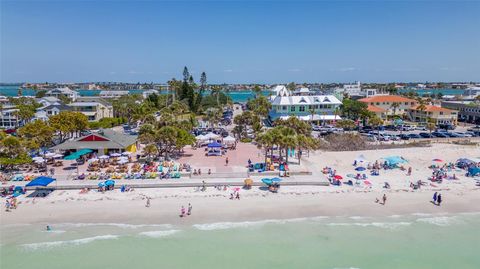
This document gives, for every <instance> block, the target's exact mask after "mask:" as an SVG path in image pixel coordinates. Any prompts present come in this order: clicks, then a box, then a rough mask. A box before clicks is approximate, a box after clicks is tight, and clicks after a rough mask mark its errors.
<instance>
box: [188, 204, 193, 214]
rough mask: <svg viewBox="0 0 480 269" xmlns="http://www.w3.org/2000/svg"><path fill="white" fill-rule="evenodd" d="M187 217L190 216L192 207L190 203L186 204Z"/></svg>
mask: <svg viewBox="0 0 480 269" xmlns="http://www.w3.org/2000/svg"><path fill="white" fill-rule="evenodd" d="M187 215H189V216H190V215H192V205H191V204H190V203H188V211H187Z"/></svg>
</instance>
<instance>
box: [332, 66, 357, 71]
mask: <svg viewBox="0 0 480 269" xmlns="http://www.w3.org/2000/svg"><path fill="white" fill-rule="evenodd" d="M357 70H358V69H357V68H355V67H342V68H337V69H330V71H333V72H352V71H357Z"/></svg>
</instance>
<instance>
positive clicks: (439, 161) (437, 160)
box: [432, 159, 443, 163]
mask: <svg viewBox="0 0 480 269" xmlns="http://www.w3.org/2000/svg"><path fill="white" fill-rule="evenodd" d="M432 161H433V162H438V163H441V162H443V160H440V159H433V160H432Z"/></svg>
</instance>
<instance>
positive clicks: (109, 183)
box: [105, 180, 115, 186]
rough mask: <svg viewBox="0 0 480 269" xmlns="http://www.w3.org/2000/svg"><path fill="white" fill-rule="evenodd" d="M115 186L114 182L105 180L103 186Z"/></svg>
mask: <svg viewBox="0 0 480 269" xmlns="http://www.w3.org/2000/svg"><path fill="white" fill-rule="evenodd" d="M113 185H115V180H106V181H105V186H113Z"/></svg>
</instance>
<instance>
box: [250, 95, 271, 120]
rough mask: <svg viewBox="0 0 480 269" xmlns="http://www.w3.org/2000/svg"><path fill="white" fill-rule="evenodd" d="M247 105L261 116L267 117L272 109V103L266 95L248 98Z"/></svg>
mask: <svg viewBox="0 0 480 269" xmlns="http://www.w3.org/2000/svg"><path fill="white" fill-rule="evenodd" d="M247 107H248V109H249V110H251V111H253V112H254V113H255V114H256V115H258V116H260V117H261V118H266V117H267V116H268V113H269V112H270V109H272V103H270V101H268V98H267V97H265V96H260V97H257V98H255V99H252V100H248V102H247Z"/></svg>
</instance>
